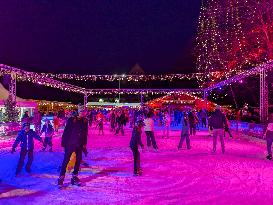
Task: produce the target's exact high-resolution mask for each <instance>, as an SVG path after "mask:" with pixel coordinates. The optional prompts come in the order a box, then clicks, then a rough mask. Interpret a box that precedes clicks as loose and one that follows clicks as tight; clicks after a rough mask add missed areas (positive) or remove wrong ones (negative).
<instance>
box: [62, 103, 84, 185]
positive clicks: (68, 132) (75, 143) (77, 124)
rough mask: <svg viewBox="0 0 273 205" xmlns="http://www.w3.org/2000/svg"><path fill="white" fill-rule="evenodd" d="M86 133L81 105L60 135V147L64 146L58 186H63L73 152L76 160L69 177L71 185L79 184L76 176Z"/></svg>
mask: <svg viewBox="0 0 273 205" xmlns="http://www.w3.org/2000/svg"><path fill="white" fill-rule="evenodd" d="M87 135H88V120H87V118H86V110H85V109H84V107H83V106H79V108H78V116H72V117H70V118H69V119H68V121H67V124H66V126H65V128H64V132H63V135H62V143H61V145H62V147H64V151H65V154H64V159H63V162H62V166H61V172H60V177H59V179H58V186H59V187H60V188H61V187H62V186H63V182H64V178H65V173H66V167H67V164H68V162H69V160H70V157H71V155H72V153H73V152H75V153H76V162H75V166H74V170H73V175H72V179H71V184H72V185H77V186H81V181H80V179H79V178H78V172H79V168H80V164H81V161H82V152H83V150H84V149H86V145H87Z"/></svg>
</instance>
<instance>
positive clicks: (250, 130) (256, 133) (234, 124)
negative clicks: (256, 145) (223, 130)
mask: <svg viewBox="0 0 273 205" xmlns="http://www.w3.org/2000/svg"><path fill="white" fill-rule="evenodd" d="M229 122H230V129H231V130H232V131H236V132H239V133H241V134H245V135H249V136H253V137H257V138H260V139H262V138H263V135H264V132H265V130H266V125H265V124H255V123H249V122H240V121H236V120H230V121H229Z"/></svg>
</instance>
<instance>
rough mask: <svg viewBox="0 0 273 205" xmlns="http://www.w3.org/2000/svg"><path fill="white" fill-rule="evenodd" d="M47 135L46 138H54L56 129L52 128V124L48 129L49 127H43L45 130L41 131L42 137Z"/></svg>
mask: <svg viewBox="0 0 273 205" xmlns="http://www.w3.org/2000/svg"><path fill="white" fill-rule="evenodd" d="M43 133H45V137H52V135H53V133H54V129H53V127H52V125H51V124H48V127H47V125H46V124H45V125H43V128H42V130H41V135H42V134H43Z"/></svg>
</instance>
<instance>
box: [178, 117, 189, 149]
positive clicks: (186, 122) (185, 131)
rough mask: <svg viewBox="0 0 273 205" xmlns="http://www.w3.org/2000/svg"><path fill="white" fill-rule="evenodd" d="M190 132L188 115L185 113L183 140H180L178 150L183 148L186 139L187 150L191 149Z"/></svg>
mask: <svg viewBox="0 0 273 205" xmlns="http://www.w3.org/2000/svg"><path fill="white" fill-rule="evenodd" d="M189 130H190V125H189V118H188V115H187V113H184V117H183V119H182V132H181V138H180V142H179V145H178V149H181V148H182V144H183V141H184V139H185V138H186V143H187V149H190V148H191V145H190V137H189V135H190V133H189Z"/></svg>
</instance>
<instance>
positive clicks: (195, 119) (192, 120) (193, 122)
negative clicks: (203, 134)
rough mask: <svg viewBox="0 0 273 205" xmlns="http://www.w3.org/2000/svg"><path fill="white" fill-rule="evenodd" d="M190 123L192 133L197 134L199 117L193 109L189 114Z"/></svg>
mask: <svg viewBox="0 0 273 205" xmlns="http://www.w3.org/2000/svg"><path fill="white" fill-rule="evenodd" d="M188 117H189V123H190V134H191V135H193V136H195V135H196V125H197V124H198V117H197V116H196V114H195V112H194V111H191V112H190V113H189V115H188Z"/></svg>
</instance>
